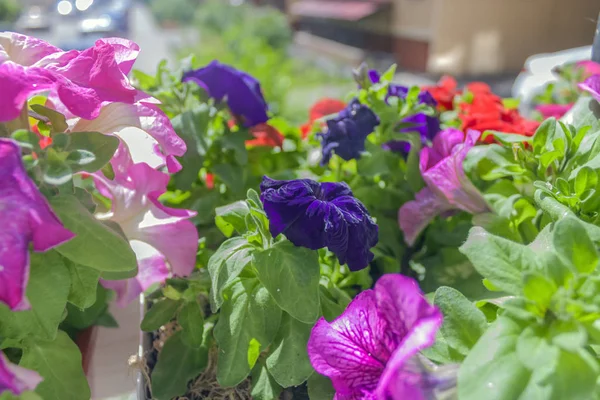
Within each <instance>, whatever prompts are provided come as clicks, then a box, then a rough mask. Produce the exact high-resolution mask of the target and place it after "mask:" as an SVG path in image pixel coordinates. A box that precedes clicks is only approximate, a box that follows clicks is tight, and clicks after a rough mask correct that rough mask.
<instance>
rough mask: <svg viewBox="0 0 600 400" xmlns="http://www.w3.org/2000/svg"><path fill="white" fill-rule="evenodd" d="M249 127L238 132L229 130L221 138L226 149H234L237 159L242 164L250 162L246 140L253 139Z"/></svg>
mask: <svg viewBox="0 0 600 400" xmlns="http://www.w3.org/2000/svg"><path fill="white" fill-rule="evenodd" d="M252 138H253V136H252V135H250V134H249V132H248V130H247V129H241V130H239V131H237V132H229V133H228V134H227V135H223V136H222V137H221V138H220V142H221V145H222V148H223V149H224V150H227V149H229V150H233V153H234V154H235V161H236V162H237V163H238V164H240V165H246V164H247V163H248V151H247V150H246V140H248V139H252Z"/></svg>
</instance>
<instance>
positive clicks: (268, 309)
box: [214, 278, 281, 387]
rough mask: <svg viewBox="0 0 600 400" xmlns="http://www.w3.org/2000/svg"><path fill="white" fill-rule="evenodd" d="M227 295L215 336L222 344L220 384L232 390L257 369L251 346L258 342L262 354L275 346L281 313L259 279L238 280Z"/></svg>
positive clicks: (219, 360) (218, 377) (218, 372)
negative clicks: (252, 361) (271, 346)
mask: <svg viewBox="0 0 600 400" xmlns="http://www.w3.org/2000/svg"><path fill="white" fill-rule="evenodd" d="M227 295H228V296H227V298H228V300H227V301H226V302H225V303H224V304H223V307H222V308H221V313H220V315H219V321H218V322H217V325H216V326H215V331H214V335H215V339H216V340H217V343H218V344H219V359H218V370H217V380H218V381H219V384H220V385H222V386H226V387H229V386H235V385H237V384H239V383H240V382H241V381H243V380H244V379H245V378H246V377H247V376H248V374H249V373H250V371H251V369H252V367H254V365H250V364H251V363H250V361H251V360H250V358H252V357H249V355H250V356H251V354H252V352H250V350H251V342H253V343H255V342H258V345H259V346H260V351H262V350H265V349H266V348H267V347H268V346H269V345H270V344H271V342H272V340H273V338H274V337H275V335H276V334H277V331H278V329H279V323H280V321H281V309H280V308H279V307H278V306H277V304H276V303H275V301H274V300H273V298H272V297H271V295H270V294H269V292H268V291H267V290H266V289H265V288H264V287H263V286H262V285H261V284H260V282H259V281H258V280H257V279H239V278H238V280H237V281H236V282H235V283H234V284H233V285H232V286H231V288H230V289H229V290H228V291H227ZM254 361H256V360H254Z"/></svg>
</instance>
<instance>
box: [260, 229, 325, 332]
mask: <svg viewBox="0 0 600 400" xmlns="http://www.w3.org/2000/svg"><path fill="white" fill-rule="evenodd" d="M252 264H253V265H254V267H255V268H256V271H257V273H258V279H260V281H261V282H262V284H263V285H265V287H266V288H267V290H268V291H269V293H271V296H273V299H275V301H276V302H277V304H278V305H279V307H281V308H282V309H283V310H284V311H286V312H287V313H289V314H290V315H291V316H292V317H294V318H296V319H298V320H299V321H302V322H305V323H309V324H312V323H313V322H315V321H316V320H317V318H318V317H319V316H320V315H321V310H320V306H319V280H320V278H321V276H320V267H319V257H318V254H317V252H316V251H314V250H309V249H306V248H303V247H296V246H294V245H293V244H292V243H291V242H289V241H287V240H285V241H281V242H278V243H276V244H275V245H274V246H273V247H271V248H270V249H266V250H264V251H256V252H254V254H253V259H252Z"/></svg>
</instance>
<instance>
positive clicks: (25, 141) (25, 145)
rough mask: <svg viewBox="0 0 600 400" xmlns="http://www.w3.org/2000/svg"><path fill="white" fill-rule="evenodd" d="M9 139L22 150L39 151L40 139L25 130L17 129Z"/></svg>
mask: <svg viewBox="0 0 600 400" xmlns="http://www.w3.org/2000/svg"><path fill="white" fill-rule="evenodd" d="M10 137H11V138H12V139H13V140H14V141H16V142H17V143H18V144H19V147H21V148H22V149H30V150H39V149H40V144H39V143H40V138H39V137H38V136H37V135H36V134H35V133H33V132H30V131H28V130H27V129H19V130H16V131H14V132H13V133H12V134H11V135H10Z"/></svg>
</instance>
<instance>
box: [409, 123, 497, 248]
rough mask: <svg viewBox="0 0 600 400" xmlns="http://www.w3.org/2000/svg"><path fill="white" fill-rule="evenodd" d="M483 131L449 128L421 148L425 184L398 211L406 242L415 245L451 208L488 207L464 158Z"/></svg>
mask: <svg viewBox="0 0 600 400" xmlns="http://www.w3.org/2000/svg"><path fill="white" fill-rule="evenodd" d="M480 135H481V134H480V133H479V132H478V131H474V130H469V131H468V132H467V134H466V137H465V134H464V133H463V132H462V131H460V130H458V129H454V128H449V129H446V130H444V131H442V132H440V133H439V134H438V135H437V136H436V137H435V138H434V139H433V146H432V147H426V148H424V149H423V150H421V155H420V156H421V158H420V164H419V168H420V170H421V175H422V176H423V180H424V181H425V184H426V187H425V188H423V189H422V190H421V191H420V192H419V193H417V194H416V196H415V200H412V201H409V202H407V203H405V204H404V205H403V206H402V207H401V208H400V210H399V211H398V222H399V224H400V229H401V230H402V231H403V232H404V240H405V241H406V243H407V244H409V245H412V244H413V243H414V242H415V240H416V238H417V236H418V235H419V233H421V231H422V230H423V229H425V227H426V226H427V224H429V222H430V221H431V220H432V219H433V218H435V217H436V216H437V215H440V214H442V213H445V212H448V211H451V210H463V211H467V212H470V213H473V214H478V213H482V212H485V211H488V209H489V208H488V205H487V203H486V202H485V200H484V198H483V196H482V195H481V193H479V191H478V190H477V188H475V186H473V184H472V183H471V181H470V180H469V179H468V178H467V176H466V175H465V171H464V169H463V161H464V159H465V157H466V156H467V153H468V152H469V150H470V149H471V148H472V147H473V146H475V143H477V140H478V139H479V136H480Z"/></svg>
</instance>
